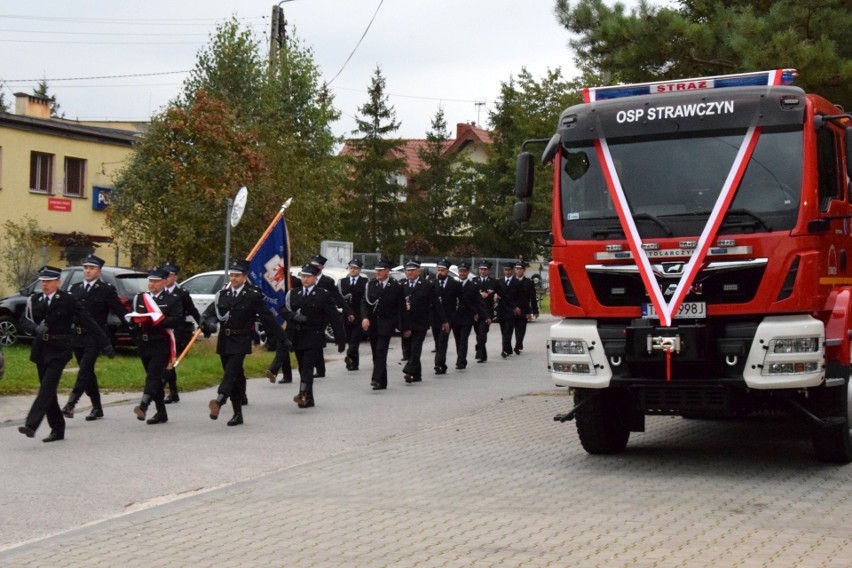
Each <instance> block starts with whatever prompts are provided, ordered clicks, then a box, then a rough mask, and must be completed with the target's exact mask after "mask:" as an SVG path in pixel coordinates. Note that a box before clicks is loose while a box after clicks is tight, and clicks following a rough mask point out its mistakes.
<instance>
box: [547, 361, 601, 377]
mask: <svg viewBox="0 0 852 568" xmlns="http://www.w3.org/2000/svg"><path fill="white" fill-rule="evenodd" d="M551 368H552V369H553V372H554V373H571V374H574V375H591V374H593V373H592V367H591V365H589V364H587V363H562V362H554V363H552V364H551Z"/></svg>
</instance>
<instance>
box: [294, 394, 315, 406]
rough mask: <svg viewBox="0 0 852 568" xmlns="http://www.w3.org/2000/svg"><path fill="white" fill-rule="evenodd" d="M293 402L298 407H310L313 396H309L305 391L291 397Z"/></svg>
mask: <svg viewBox="0 0 852 568" xmlns="http://www.w3.org/2000/svg"><path fill="white" fill-rule="evenodd" d="M293 402H295V403H296V404H297V405H298V406H299V408H310V407H312V406H313V405H314V399H313V397H309V396H308V395H306V394H305V393H301V392H300V393H299V394H297V395H296V396H294V397H293Z"/></svg>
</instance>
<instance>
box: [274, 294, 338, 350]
mask: <svg viewBox="0 0 852 568" xmlns="http://www.w3.org/2000/svg"><path fill="white" fill-rule="evenodd" d="M304 291H305V288H299V289H298V290H292V291H290V292H288V293H287V299H286V301H285V302H284V307H283V308H282V309H281V315H282V316H284V319H286V320H287V328H288V329H290V330H291V333H292V335H291V337H292V341H293V348H294V349H295V350H297V351H301V350H304V349H322V348H323V347H325V328H326V327H327V326H328V324H331V328H332V329H333V330H334V339H335V341H336V342H337V343H343V341H344V332H343V319H342V318H341V316H340V312H338V311H337V306H336V305H335V302H334V300H333V299H332V297H331V294H329V292H328V291H327V290H325V289H324V288H320V287H319V285H316V286H314V287H313V288H312V289H311V291H310V292H309V293H308V294H305V293H304ZM299 316H303V317H304V321H298V320H300V319H302V318H301V317H299Z"/></svg>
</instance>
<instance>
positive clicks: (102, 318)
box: [62, 255, 127, 421]
mask: <svg viewBox="0 0 852 568" xmlns="http://www.w3.org/2000/svg"><path fill="white" fill-rule="evenodd" d="M104 263H105V261H104V260H103V259H101V258H98V257H97V256H95V255H89V256H88V257H86V258H85V259H84V260H83V281H82V282H77V283H75V284H73V285H72V286H71V287H70V288H69V289H68V292H69V293H70V294H71V295H72V296H74V299H76V300H77V301H78V302H80V303H81V304H83V307H84V308H86V310H87V311H88V312H89V314H90V315H91V316H92V318H93V319H94V320H95V321H96V322H98V325H100V326H101V329H102V330H103V331H104V333H105V334H106V335H107V336H109V329H108V328H107V318H108V317H109V314H110V312H112V313H113V314H114V315H115V316H117V317H118V318H119V319H121V320H123V319H124V315H125V314H126V313H127V308H125V307H124V304H123V303H122V302H121V300H120V299H119V297H118V292H116V290H115V287H114V286H113V285H112V284H108V283H107V282H104V281H103V280H101V268H102V267H103V265H104ZM73 331H74V338H73V339H72V340H71V347H72V349H73V351H74V357H75V358H76V359H77V367H78V368H79V371H77V381H76V382H75V383H74V388H72V389H71V394H70V395H69V396H68V402H67V403H66V404H65V406H63V407H62V414H63V415H64V416H65V418H74V407H75V406H76V405H77V402H79V400H80V397H82V396H83V393H84V392H85V393H86V396H88V397H89V399H90V400H91V402H92V410H91V411H90V412H89V414H88V416H86V420H88V421H92V420H97V419H99V418H103V417H104V410H103V406H102V405H101V392H100V389H99V388H98V378H97V375H95V362H96V361H97V360H98V355H100V352H101V345H100V343H99V341H98V338H97V337H95V336H94V335H91V334H90V333H89V332H88V331H86V329H85V328H84V327H82V326H79V325H75V326H74V327H73Z"/></svg>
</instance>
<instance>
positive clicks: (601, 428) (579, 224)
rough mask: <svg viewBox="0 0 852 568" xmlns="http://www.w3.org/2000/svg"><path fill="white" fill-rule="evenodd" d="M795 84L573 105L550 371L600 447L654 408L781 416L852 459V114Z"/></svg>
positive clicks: (566, 136) (725, 85)
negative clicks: (779, 413) (569, 392)
mask: <svg viewBox="0 0 852 568" xmlns="http://www.w3.org/2000/svg"><path fill="white" fill-rule="evenodd" d="M795 77H796V72H795V71H794V70H790V69H784V70H774V71H767V72H760V73H746V74H739V75H726V76H719V77H701V78H694V79H685V80H679V81H665V82H658V83H644V84H638V85H622V86H615V87H602V88H594V89H586V90H585V91H584V93H583V94H584V102H583V103H582V104H579V105H575V106H572V107H570V108H568V109H566V110H565V111H564V112H563V113H562V114H561V116H560V118H559V122H558V124H557V130H556V133H555V134H554V135H553V137H552V138H551V139H550V140H549V142H548V143H547V146H546V148H545V150H544V153H543V155H542V157H541V161H542V163H552V164H553V199H552V258H553V260H552V261H551V262H550V264H549V272H550V274H549V275H550V290H551V311H552V313H553V314H554V315H557V316H561V317H562V318H563V319H562V320H561V321H560V322H559V323H557V324H555V325H553V326H552V328H551V330H550V339H549V341H548V362H547V364H548V370H549V371H550V373H551V377H552V379H553V380H554V382H555V383H556V384H557V385H559V386H565V387H570V388H571V389H572V391H573V395H574V407H573V409H572V410H571V411H570V412H567V413H566V414H560V415H558V416H556V417H555V419H556V420H559V421H563V422H564V421H569V420H572V419H574V418H576V424H577V431H578V434H579V438H580V441H581V443H582V445H583V447H584V448H585V449H586V451H588V452H589V453H593V454H611V453H618V452H621V451H623V450H624V449H625V447H626V445H627V441H628V438H629V436H630V432H641V431H643V430H644V427H645V416H646V415H661V414H662V415H681V416H685V417H731V416H746V415H749V414H751V413H755V412H759V411H769V412H777V411H784V412H786V413H788V414H789V415H790V416H794V417H796V418H797V419H801V420H803V421H804V422H806V423H807V424H808V425H809V426H810V427H811V428H812V430H813V445H814V449H815V452H816V455H817V457H818V458H819V459H820V460H823V461H829V462H835V463H849V462H850V461H852V385H850V329H851V328H852V258H850V256H852V194H850V183H849V180H850V177H852V128H850V127H852V116H850V115H849V114H847V113H845V112H844V111H843V109H842V108H840V107H839V106H836V105H834V104H831V103H830V102H829V101H827V100H825V99H823V98H821V97H819V96H817V95H814V94H808V93H805V92H804V91H803V90H802V89H801V88H799V87H796V86H794V85H793V84H792V83H793V81H794V79H795ZM534 165H535V164H534V158H533V156H532V154H530V153H528V152H523V153H521V154H520V155H519V157H518V169H517V174H516V184H515V185H516V187H515V193H516V196H517V197H518V198H519V202H518V203H517V204H516V206H515V218H516V220H518V221H524V220H528V219H529V215H530V211H531V205H530V203H528V202H527V201H526V200H527V199H528V198H529V197H530V196H531V195H532V186H533V181H534V179H533V169H534Z"/></svg>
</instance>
